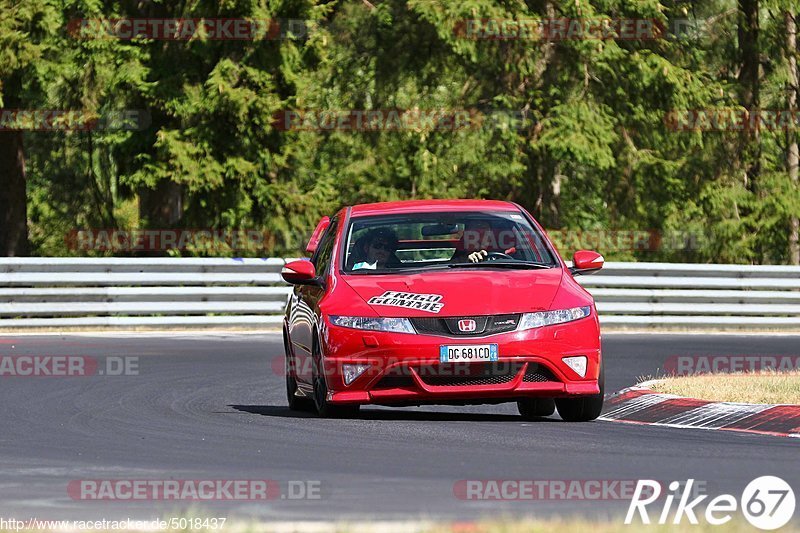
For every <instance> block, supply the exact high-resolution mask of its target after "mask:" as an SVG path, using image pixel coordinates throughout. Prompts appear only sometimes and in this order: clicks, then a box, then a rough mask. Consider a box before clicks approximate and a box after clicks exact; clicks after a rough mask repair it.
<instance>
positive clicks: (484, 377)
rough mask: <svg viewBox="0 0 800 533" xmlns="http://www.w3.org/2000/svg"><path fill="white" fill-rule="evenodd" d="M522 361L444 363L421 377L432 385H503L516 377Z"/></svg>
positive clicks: (423, 373) (420, 372) (420, 375)
mask: <svg viewBox="0 0 800 533" xmlns="http://www.w3.org/2000/svg"><path fill="white" fill-rule="evenodd" d="M521 369H522V363H502V362H500V363H469V364H460V365H459V364H444V365H439V366H437V367H433V368H432V371H431V370H429V371H428V372H422V371H421V370H422V369H420V371H418V372H419V377H420V379H422V381H424V382H425V384H426V385H430V386H432V387H456V386H461V385H502V384H504V383H508V382H509V381H511V380H512V379H514V378H515V377H516V375H517V374H518V373H519V371H520V370H521Z"/></svg>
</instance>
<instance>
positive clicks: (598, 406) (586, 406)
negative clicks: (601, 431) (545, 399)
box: [556, 363, 605, 422]
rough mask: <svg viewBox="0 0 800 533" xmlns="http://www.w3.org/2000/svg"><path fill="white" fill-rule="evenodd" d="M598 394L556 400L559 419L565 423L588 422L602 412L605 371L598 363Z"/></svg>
mask: <svg viewBox="0 0 800 533" xmlns="http://www.w3.org/2000/svg"><path fill="white" fill-rule="evenodd" d="M597 382H598V384H599V385H600V394H597V395H594V396H584V397H582V398H558V399H556V408H558V414H559V415H560V416H561V418H562V419H563V420H565V421H567V422H589V421H590V420H594V419H595V418H597V417H598V416H600V413H601V412H602V411H603V390H604V389H605V371H604V370H603V364H602V363H600V376H599V377H598V379H597Z"/></svg>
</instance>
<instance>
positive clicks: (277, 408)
mask: <svg viewBox="0 0 800 533" xmlns="http://www.w3.org/2000/svg"><path fill="white" fill-rule="evenodd" d="M228 407H230V408H232V409H236V410H237V411H241V412H244V413H250V414H254V415H261V416H272V417H279V418H317V415H316V414H314V413H312V412H304V411H292V410H290V409H289V408H288V407H286V406H285V405H229V406H228ZM345 418H349V419H352V420H410V421H428V422H525V420H523V419H522V418H521V417H519V416H516V415H504V414H491V413H462V412H456V411H449V412H440V411H412V410H409V408H396V409H370V408H366V409H364V408H362V409H361V410H360V411H359V413H358V414H357V415H356V416H353V417H345ZM534 422H536V423H538V422H560V420H558V419H556V418H537V419H536V420H534Z"/></svg>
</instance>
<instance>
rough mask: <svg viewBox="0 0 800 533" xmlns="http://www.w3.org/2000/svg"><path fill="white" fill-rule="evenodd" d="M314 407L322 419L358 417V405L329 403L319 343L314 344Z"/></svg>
mask: <svg viewBox="0 0 800 533" xmlns="http://www.w3.org/2000/svg"><path fill="white" fill-rule="evenodd" d="M313 353H314V377H313V381H314V407H315V408H316V411H317V414H318V415H319V416H320V417H322V418H353V417H355V416H357V415H358V411H359V408H360V407H361V406H360V405H358V404H355V405H352V404H350V405H348V404H345V405H341V404H332V403H330V402H329V401H328V383H327V381H326V380H325V372H324V371H323V368H324V366H323V363H322V355H321V354H320V353H319V348H318V346H317V343H316V342H315V343H314V350H313Z"/></svg>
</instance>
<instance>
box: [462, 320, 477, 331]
mask: <svg viewBox="0 0 800 533" xmlns="http://www.w3.org/2000/svg"><path fill="white" fill-rule="evenodd" d="M476 327H477V326H476V325H475V321H474V320H472V319H471V318H467V319H464V320H459V321H458V331H463V332H464V333H469V332H470V331H475V328H476Z"/></svg>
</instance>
